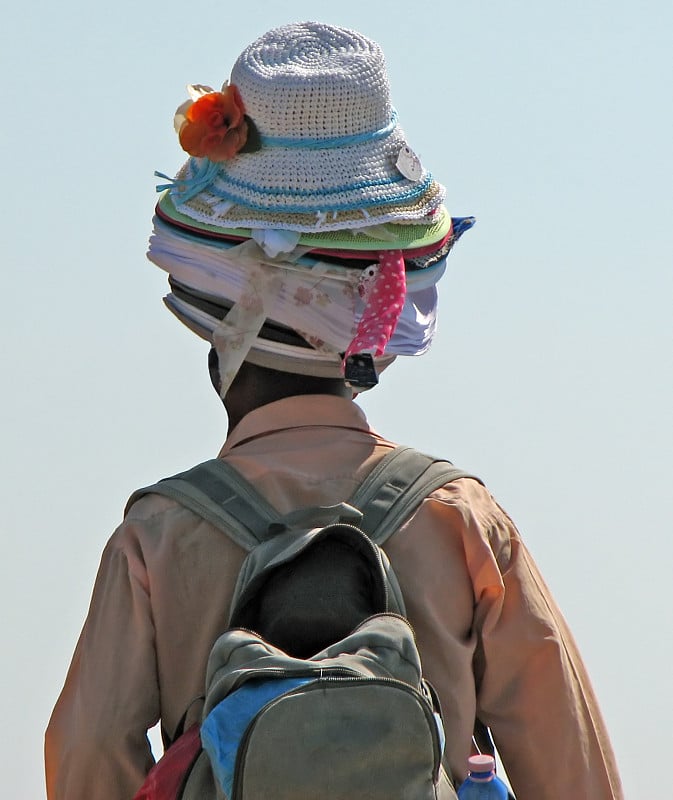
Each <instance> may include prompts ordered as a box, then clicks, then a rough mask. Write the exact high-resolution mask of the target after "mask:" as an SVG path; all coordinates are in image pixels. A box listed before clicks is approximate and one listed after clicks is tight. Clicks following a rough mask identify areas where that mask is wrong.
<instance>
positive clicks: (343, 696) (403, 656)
mask: <svg viewBox="0 0 673 800" xmlns="http://www.w3.org/2000/svg"><path fill="white" fill-rule="evenodd" d="M461 477H472V476H468V475H467V473H465V472H462V471H461V470H458V469H456V468H455V467H453V466H452V465H451V464H449V462H446V461H438V460H435V459H432V458H430V457H428V456H425V455H423V454H421V453H418V452H417V451H415V450H412V449H410V448H403V447H400V448H397V449H395V450H393V451H392V452H391V453H390V454H388V455H387V456H386V457H384V459H382V461H381V462H379V464H378V465H377V466H376V467H375V468H374V469H373V471H372V472H371V473H370V474H369V475H368V476H367V478H366V479H365V480H364V482H363V483H362V484H361V485H360V486H359V487H358V489H357V491H356V492H355V494H354V495H353V496H352V497H351V498H350V499H349V500H348V502H344V503H340V504H338V505H336V506H330V507H321V508H308V509H299V510H298V511H295V512H292V513H291V514H288V515H285V516H280V515H279V514H278V513H277V512H276V511H275V509H273V508H272V507H271V506H270V505H269V503H268V502H267V501H266V500H265V499H264V498H263V497H262V496H261V495H260V494H259V493H258V492H257V491H256V490H255V489H254V487H253V486H252V485H251V484H249V483H248V482H247V481H245V480H244V479H243V478H242V477H241V476H240V475H239V474H238V473H237V472H236V471H235V470H234V469H232V468H231V467H230V466H229V465H228V464H226V463H225V462H223V461H221V460H218V459H215V460H212V461H208V462H205V463H204V464H200V465H199V466H197V467H195V468H193V469H192V470H189V471H188V472H185V473H181V474H179V475H176V476H174V477H172V478H168V479H165V480H163V481H160V482H159V483H158V484H155V485H154V486H150V487H147V488H145V489H141V490H139V491H138V492H136V493H135V494H134V495H133V496H132V497H131V499H130V501H129V505H130V504H131V503H132V502H134V501H135V500H137V499H138V497H140V496H141V495H143V494H147V493H150V492H155V493H160V494H163V495H166V496H169V497H171V498H173V499H175V500H177V501H179V502H180V503H181V504H182V505H184V506H186V507H188V508H190V509H191V510H193V511H194V512H195V513H197V514H199V515H200V516H201V517H203V518H205V519H206V520H208V521H209V522H211V523H212V524H213V525H215V526H216V527H217V528H219V529H220V530H221V531H222V532H224V533H225V534H226V535H227V536H229V537H231V538H232V539H233V540H234V541H235V542H236V543H238V544H239V545H240V546H241V547H243V548H244V549H245V550H246V551H247V552H248V555H247V557H246V559H245V561H244V562H243V566H242V568H241V571H240V573H239V576H238V581H237V584H236V587H235V590H234V596H233V600H232V606H231V613H230V619H229V624H230V627H229V629H228V630H227V631H225V632H224V633H223V634H222V635H221V636H220V637H219V638H218V639H217V641H216V642H215V644H214V645H213V648H212V651H211V653H210V657H209V660H208V668H207V676H206V686H205V698H204V708H203V713H202V719H201V725H200V731H199V734H200V735H199V737H198V740H197V738H195V733H194V731H192V739H191V741H192V745H190V746H191V747H194V748H195V750H194V757H193V758H192V759H191V760H190V763H189V766H188V768H187V769H186V770H185V774H184V776H182V777H181V779H180V782H179V787H178V788H177V791H176V793H175V794H173V795H171V798H172V797H175V798H183V800H204V799H205V798H218V800H223V799H224V798H226V800H267V799H268V800H271V798H273V800H346V798H348V799H349V800H350V798H367V800H379V798H380V800H395V799H396V798H398V799H399V800H455V798H456V794H455V790H454V787H453V784H452V782H451V780H450V778H449V776H448V775H447V772H446V771H445V769H444V768H443V766H442V752H443V746H444V740H443V736H444V733H443V727H442V721H441V712H440V708H439V703H438V700H437V697H436V695H435V693H434V691H433V690H432V688H431V687H430V685H429V684H428V683H427V681H425V680H424V678H423V676H422V671H421V663H420V657H419V654H418V651H417V649H416V644H415V640H414V633H413V630H412V629H411V627H410V625H409V623H408V621H407V620H406V618H405V607H404V600H403V598H402V594H401V591H400V588H399V585H398V582H397V579H396V577H395V574H394V572H393V570H392V567H391V565H390V563H389V561H388V558H387V557H386V555H385V553H384V552H383V550H382V549H381V545H382V544H383V543H384V542H385V541H386V539H387V538H388V537H389V536H390V535H391V534H392V533H394V532H395V531H396V530H398V529H399V527H400V526H401V525H402V523H404V522H405V521H406V520H407V519H408V518H409V516H410V515H411V514H412V513H413V512H414V510H415V509H416V508H417V507H418V505H419V504H420V503H421V502H422V500H423V499H424V498H425V497H427V495H428V494H429V493H430V492H432V491H433V490H435V489H437V488H439V487H440V486H443V485H444V484H446V483H447V482H449V481H452V480H456V479H457V478H461ZM179 741H180V740H179V739H178V742H179ZM195 743H196V744H195ZM171 750H172V748H168V750H167V752H166V754H165V755H164V757H163V758H162V759H161V760H160V761H159V762H158V763H157V765H156V766H155V768H154V770H153V772H154V771H155V770H156V771H160V770H161V769H162V768H163V769H166V767H165V766H164V767H162V762H165V761H166V760H168V759H169V758H170V755H171ZM178 751H179V747H177V748H176V753H177V752H178ZM183 751H184V745H183ZM183 759H184V755H183ZM180 769H182V767H180ZM151 777H152V773H150V776H148V785H149V778H151ZM154 784H156V785H157V786H158V785H160V784H161V775H160V776H159V779H158V780H157V776H156V775H154ZM154 784H153V785H154ZM137 797H142V798H148V799H149V798H155V797H156V798H159V797H161V798H167V797H168V795H167V794H162V793H161V792H156V793H152V791H150V790H148V789H147V788H146V787H145V791H144V793H143V792H142V791H141V793H139V794H138V795H137Z"/></svg>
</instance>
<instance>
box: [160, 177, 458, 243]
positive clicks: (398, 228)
mask: <svg viewBox="0 0 673 800" xmlns="http://www.w3.org/2000/svg"><path fill="white" fill-rule="evenodd" d="M184 211H185V208H184V204H181V205H180V210H178V208H177V207H176V205H175V203H174V202H173V199H172V197H171V193H170V191H166V192H164V193H163V194H162V196H161V198H160V199H159V202H158V204H157V213H158V215H159V216H160V217H162V218H163V219H165V220H167V221H168V222H172V223H174V224H175V225H177V226H178V227H181V228H184V229H185V230H191V231H195V232H197V233H202V234H205V235H211V236H213V237H215V238H217V237H220V236H231V237H236V236H238V237H241V238H246V239H247V238H250V237H251V235H252V226H246V225H244V224H230V225H225V224H221V223H220V221H219V220H217V221H213V220H211V221H204V220H200V219H194V218H193V217H192V216H188V215H187V214H185V213H184ZM375 224H376V220H375V219H372V220H371V225H375ZM381 230H382V235H381V237H380V238H377V236H376V235H373V234H372V232H368V233H367V234H366V235H364V234H363V233H361V232H360V233H358V231H357V229H355V230H351V229H345V228H342V229H339V230H327V231H311V232H304V233H302V235H301V237H300V239H299V244H300V245H303V246H305V247H311V248H330V249H335V250H352V251H362V252H366V251H378V250H415V249H419V248H424V247H430V246H432V245H435V244H437V243H439V242H442V241H443V240H445V239H446V237H447V236H448V235H449V234H450V232H451V216H450V214H449V213H448V211H447V210H446V209H445V208H444V206H439V208H438V209H437V213H436V214H435V215H434V217H433V220H432V222H427V223H422V224H408V225H400V224H396V223H382V225H381Z"/></svg>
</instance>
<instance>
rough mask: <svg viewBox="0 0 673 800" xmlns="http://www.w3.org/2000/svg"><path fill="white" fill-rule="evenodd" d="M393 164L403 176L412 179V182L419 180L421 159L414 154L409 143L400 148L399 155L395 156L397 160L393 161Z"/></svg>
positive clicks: (421, 167)
mask: <svg viewBox="0 0 673 800" xmlns="http://www.w3.org/2000/svg"><path fill="white" fill-rule="evenodd" d="M395 166H396V167H397V169H398V170H399V171H400V172H401V173H402V175H404V177H405V178H408V179H409V180H410V181H414V183H417V182H418V181H420V179H421V176H422V175H423V166H422V165H421V159H420V158H419V157H418V156H417V155H416V153H414V151H413V150H412V149H411V148H410V147H409V145H406V144H405V145H404V147H403V148H402V149H401V150H400V152H399V155H398V156H397V161H396V162H395Z"/></svg>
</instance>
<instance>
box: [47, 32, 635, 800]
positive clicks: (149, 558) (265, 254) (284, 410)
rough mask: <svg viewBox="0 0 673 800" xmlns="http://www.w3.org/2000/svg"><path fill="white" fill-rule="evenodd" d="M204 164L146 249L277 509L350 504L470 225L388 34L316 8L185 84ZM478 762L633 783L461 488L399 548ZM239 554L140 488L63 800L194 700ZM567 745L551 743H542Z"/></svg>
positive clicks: (105, 593)
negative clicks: (214, 73) (404, 365)
mask: <svg viewBox="0 0 673 800" xmlns="http://www.w3.org/2000/svg"><path fill="white" fill-rule="evenodd" d="M189 93H190V97H189V99H188V100H187V101H186V102H185V103H184V104H183V105H182V106H180V108H179V109H178V111H177V113H176V115H175V126H176V131H177V133H178V136H179V141H180V144H181V146H182V148H183V149H184V150H185V151H186V152H187V153H188V154H189V156H190V157H189V159H188V161H187V162H186V163H185V165H184V166H183V167H182V168H181V169H180V171H179V172H178V174H177V175H176V176H175V177H174V178H166V176H163V175H162V176H161V177H162V178H163V179H165V180H166V183H165V184H163V185H162V186H161V187H159V188H160V190H161V191H162V194H161V197H160V200H159V202H158V204H157V207H156V214H155V218H154V230H153V233H152V236H151V239H150V248H149V253H148V257H149V259H150V260H151V261H152V262H153V263H154V264H156V265H157V266H158V267H160V268H161V269H163V270H165V272H166V273H167V274H168V280H169V287H170V291H169V293H168V294H167V296H166V297H165V299H164V302H165V303H166V305H167V307H168V308H169V310H170V311H171V312H172V313H173V314H174V315H175V316H176V317H177V318H178V319H179V320H180V321H181V322H183V323H184V324H185V325H186V326H187V327H188V328H189V329H190V330H192V331H193V332H194V333H196V334H197V335H198V336H200V337H202V338H203V339H205V340H206V341H208V342H209V343H210V345H211V349H210V353H209V359H208V361H209V370H210V375H211V380H212V382H213V385H214V386H215V388H216V390H217V392H218V393H219V395H220V397H221V398H222V401H223V403H224V406H225V408H226V411H227V415H228V421H229V430H228V436H227V439H226V441H225V443H224V446H223V447H222V449H221V451H220V453H219V458H221V459H224V460H225V461H226V462H228V463H229V464H230V465H231V466H232V467H234V468H235V469H236V470H237V471H238V472H239V473H241V474H242V475H243V476H244V477H245V478H247V479H248V480H250V481H251V482H253V483H254V485H255V487H256V488H257V489H258V490H259V491H260V492H261V494H262V495H263V496H265V497H266V499H267V500H268V501H269V502H270V503H271V504H272V505H273V506H274V507H275V508H276V509H277V510H278V511H279V512H280V513H283V514H284V513H288V512H291V511H293V510H294V509H297V508H301V507H305V506H325V505H332V504H335V503H338V502H340V501H342V500H343V499H344V498H347V497H350V496H351V495H352V494H353V491H354V490H355V488H356V487H357V485H358V484H359V483H360V482H361V481H362V480H363V478H364V477H365V476H366V475H367V474H368V473H369V472H370V471H371V470H372V468H373V467H374V466H375V465H376V464H377V463H378V462H379V461H380V460H381V459H382V458H383V457H384V456H385V454H386V453H388V452H390V450H391V449H392V448H393V447H394V446H395V445H394V444H393V443H391V442H389V441H386V440H385V439H384V438H382V437H381V436H380V435H378V434H377V433H376V431H375V430H374V429H373V428H372V427H370V425H369V423H368V421H367V420H366V418H365V416H364V414H363V412H362V410H361V409H360V408H359V407H358V406H357V405H356V404H355V403H354V402H353V398H354V396H355V395H356V394H358V393H360V392H363V391H367V390H370V389H371V388H373V387H374V386H376V384H377V383H378V379H379V375H380V373H381V371H382V370H384V369H385V368H387V367H388V366H389V365H390V364H392V362H393V361H394V360H395V358H396V357H397V356H416V355H421V354H423V353H424V352H425V351H426V350H427V349H428V347H429V346H430V344H431V342H432V339H433V336H434V333H435V325H436V317H437V289H436V286H437V281H438V280H439V279H440V278H441V276H442V274H443V272H444V269H445V265H446V260H447V256H448V255H449V252H450V250H451V248H452V246H453V245H454V244H455V242H456V241H457V239H458V238H459V237H460V236H461V235H462V234H463V233H464V232H465V231H466V230H468V229H469V228H470V227H471V226H472V224H473V222H474V220H473V219H472V218H471V217H466V218H456V217H452V216H451V215H450V214H449V212H448V211H447V209H446V208H445V206H444V200H445V190H444V187H443V186H442V185H441V184H440V183H438V182H437V181H436V180H435V178H434V177H433V176H432V174H431V173H430V172H428V171H427V170H426V169H425V167H424V166H423V165H422V164H421V162H420V160H419V159H418V157H417V156H416V155H415V153H414V151H413V149H412V148H411V147H410V145H409V143H408V142H407V140H406V138H405V135H404V132H403V130H402V128H401V127H400V123H399V121H398V119H397V114H396V112H395V110H394V108H393V106H392V104H391V99H390V92H389V85H388V78H387V74H386V68H385V62H384V57H383V54H382V51H381V49H380V47H379V46H378V45H377V44H376V43H375V42H373V41H371V40H370V39H368V38H367V37H365V36H363V35H362V34H359V33H357V32H354V31H351V30H347V29H343V28H339V27H335V26H331V25H326V24H321V23H315V22H309V23H303V24H294V25H287V26H284V27H281V28H278V29H275V30H271V31H269V32H267V33H266V34H264V35H263V36H262V37H261V38H259V39H258V40H257V41H255V42H253V43H252V44H251V45H250V46H249V47H247V48H246V49H245V50H244V52H243V53H242V54H241V55H240V56H239V58H238V59H237V60H236V62H235V64H234V66H233V69H232V71H231V75H230V78H229V81H228V82H227V83H225V84H224V86H222V88H221V89H220V90H218V91H216V90H213V89H211V88H210V87H206V86H201V85H194V86H190V87H189ZM386 552H387V554H388V556H389V558H390V560H391V562H392V564H393V567H394V569H395V572H396V574H397V576H398V579H399V581H400V585H401V588H402V593H403V596H404V598H405V602H406V605H407V612H408V617H409V620H410V622H411V624H412V626H413V628H414V630H415V632H416V637H417V642H418V648H419V651H420V653H421V657H422V661H423V669H424V673H425V674H426V676H427V678H428V679H429V680H430V682H431V683H432V684H433V686H434V687H435V688H436V690H437V692H438V695H439V698H440V701H441V706H442V709H443V713H444V724H445V728H446V751H445V753H446V756H445V757H446V761H447V765H448V767H449V768H450V770H451V772H452V773H453V775H454V776H455V777H456V779H457V780H461V779H462V778H463V777H464V776H465V774H466V764H467V757H468V755H469V754H470V752H471V748H472V746H473V745H472V733H473V728H474V724H475V719H476V718H478V719H479V720H481V722H482V723H484V724H485V725H486V726H488V728H489V729H490V730H491V731H492V734H493V737H494V739H495V742H496V744H497V747H498V750H499V753H500V756H501V758H502V761H503V764H504V766H505V769H506V771H507V774H508V777H509V779H510V782H511V784H512V787H513V789H514V792H515V794H516V796H517V798H518V800H560V799H561V798H566V797H568V798H569V797H574V798H583V799H586V800H608V798H621V797H622V792H621V787H620V781H619V776H618V772H617V768H616V765H615V761H614V756H613V754H612V751H611V747H610V743H609V739H608V735H607V732H606V730H605V725H604V723H603V720H602V717H601V714H600V711H599V708H598V706H597V702H596V699H595V696H594V693H593V691H592V688H591V685H590V681H589V678H588V676H587V672H586V669H585V666H584V664H583V663H582V660H581V657H580V655H579V653H578V651H577V647H576V645H575V643H574V641H573V639H572V636H571V634H570V632H569V631H568V628H567V626H566V623H565V621H564V619H563V617H562V615H561V613H560V612H559V610H558V608H557V606H556V604H555V603H554V600H553V598H552V597H551V595H550V593H549V590H548V589H547V587H546V586H545V583H544V581H543V579H542V577H541V576H540V574H539V571H538V569H537V567H536V565H535V564H534V562H533V560H532V558H531V556H530V554H529V553H528V551H527V550H526V547H525V545H524V543H523V542H522V540H521V537H520V535H519V533H518V531H517V529H516V527H515V526H514V524H513V523H512V521H511V520H510V518H509V517H508V516H507V514H506V513H505V512H504V511H503V510H502V509H501V508H500V506H499V505H498V504H497V503H496V501H495V500H494V499H493V497H492V496H491V495H490V493H489V492H488V490H487V489H486V488H485V487H484V486H483V485H481V484H480V483H478V482H477V481H475V480H471V479H469V478H462V479H459V480H457V481H454V482H452V483H450V484H447V485H446V486H445V487H443V488H441V489H439V490H437V491H434V492H433V493H432V494H431V495H430V496H428V497H427V498H426V499H425V500H424V501H423V502H422V503H421V505H420V506H419V508H418V510H417V511H416V513H415V514H414V515H413V517H412V518H411V519H410V520H409V522H408V523H406V524H405V525H404V526H403V527H402V528H401V529H400V530H399V531H398V532H397V533H395V534H394V535H393V536H392V537H391V538H390V539H389V541H388V543H387V544H386ZM244 555H245V554H244V552H243V551H242V550H240V549H239V548H238V547H237V546H236V545H235V544H234V543H233V542H232V541H231V540H230V539H229V538H228V537H226V536H223V535H222V534H221V533H219V532H218V531H217V530H216V529H215V528H214V527H213V526H212V525H211V524H210V523H209V522H207V521H205V520H203V519H201V518H199V517H197V516H196V515H195V514H194V513H192V512H191V511H189V510H187V509H185V508H183V507H182V506H180V505H178V504H177V503H176V502H175V501H173V500H170V499H168V498H165V497H160V496H158V495H147V496H145V497H143V498H142V499H141V500H139V501H138V502H137V503H135V504H134V505H133V506H132V507H131V509H130V511H129V513H128V514H127V516H126V518H125V520H124V521H123V523H122V524H121V525H120V527H119V528H118V529H117V530H116V531H115V533H114V534H113V536H112V537H111V539H110V540H109V542H108V544H107V546H106V548H105V551H104V553H103V556H102V561H101V565H100V569H99V572H98V576H97V579H96V583H95V587H94V591H93V597H92V601H91V606H90V609H89V614H88V617H87V619H86V622H85V625H84V628H83V631H82V634H81V637H80V639H79V642H78V644H77V649H76V652H75V655H74V657H73V661H72V664H71V667H70V670H69V672H68V675H67V678H66V682H65V686H64V688H63V691H62V693H61V695H60V697H59V699H58V701H57V704H56V707H55V709H54V712H53V714H52V717H51V720H50V723H49V727H48V729H47V734H46V773H47V796H48V798H49V800H74V799H75V798H87V800H96V799H97V798H101V800H103V799H104V800H129V798H131V797H133V795H134V793H135V792H136V791H137V790H138V788H139V786H140V785H141V784H142V783H143V780H144V779H145V776H146V774H147V772H148V771H149V769H150V768H151V766H152V764H153V757H152V753H151V749H150V745H149V743H148V739H147V731H148V730H149V729H150V728H152V727H153V726H154V725H155V724H156V723H157V722H159V721H161V724H162V727H163V728H165V729H166V730H169V731H170V730H174V729H175V727H176V725H177V724H178V721H179V719H180V717H181V715H182V714H183V712H184V710H185V709H186V708H187V707H188V705H189V703H190V702H191V701H192V699H193V698H194V697H197V696H199V694H201V692H202V690H203V685H204V680H205V671H206V661H207V658H208V654H209V651H210V648H211V646H212V644H213V642H214V641H215V639H216V638H217V637H218V635H219V634H220V633H221V632H222V630H223V629H224V628H225V626H226V620H227V613H228V609H229V605H230V602H231V597H232V593H233V589H234V583H235V581H236V577H237V574H238V570H239V567H240V565H241V563H242V560H243V557H244ZM546 754H552V755H553V757H552V758H548V757H545V756H546Z"/></svg>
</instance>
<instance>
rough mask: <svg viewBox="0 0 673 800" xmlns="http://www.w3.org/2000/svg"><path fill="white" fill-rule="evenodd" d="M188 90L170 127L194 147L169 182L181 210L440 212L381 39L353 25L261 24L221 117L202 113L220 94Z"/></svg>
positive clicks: (293, 214) (388, 216)
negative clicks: (402, 119) (397, 100)
mask: <svg viewBox="0 0 673 800" xmlns="http://www.w3.org/2000/svg"><path fill="white" fill-rule="evenodd" d="M191 91H192V101H188V102H187V103H186V104H184V105H183V106H182V107H181V108H180V109H179V110H178V115H177V118H176V123H177V124H176V127H177V128H178V131H179V133H180V140H181V142H182V143H183V147H184V146H185V143H187V144H188V146H189V147H191V149H188V152H191V153H192V157H191V158H190V159H189V161H188V162H187V163H186V164H185V165H184V166H183V167H182V169H181V170H180V171H179V173H178V175H177V176H176V177H175V178H174V179H172V180H171V183H170V186H169V187H168V188H169V193H170V199H171V201H172V204H173V205H174V206H175V207H176V209H177V210H179V212H180V214H181V215H183V216H184V217H187V218H189V219H192V220H194V221H195V222H197V223H199V224H201V225H207V226H209V227H211V228H214V229H215V230H217V229H218V228H225V229H231V228H252V229H281V230H287V231H301V232H320V231H334V230H344V229H349V230H357V229H358V228H363V227H367V226H372V225H374V224H382V223H397V224H413V225H416V226H418V225H425V224H427V225H430V226H432V225H433V223H435V222H436V219H437V215H438V214H441V206H442V202H443V199H444V194H445V191H444V188H443V187H442V186H441V185H440V184H439V183H437V181H435V180H434V178H433V177H432V175H431V174H430V173H429V172H428V171H427V170H426V169H425V168H424V167H423V166H422V165H421V164H420V161H419V160H418V158H417V157H416V156H415V154H414V153H413V150H412V149H411V148H410V147H409V144H408V143H407V140H406V138H405V135H404V133H403V131H402V129H401V127H400V125H399V123H398V120H397V114H396V112H395V110H394V108H393V106H392V103H391V99H390V90H389V84H388V78H387V74H386V66H385V60H384V56H383V53H382V51H381V48H380V47H379V45H378V44H376V43H375V42H373V41H371V40H370V39H368V38H367V37H365V36H363V35H362V34H360V33H357V32H355V31H351V30H347V29H344V28H339V27H335V26H332V25H326V24H323V23H318V22H305V23H299V24H292V25H286V26H283V27H280V28H277V29H274V30H271V31H269V32H268V33H265V34H264V35H263V36H261V37H260V38H259V39H257V41H255V42H253V43H252V44H251V45H250V46H249V47H247V48H246V49H245V50H244V51H243V53H242V54H241V55H240V56H239V58H238V59H237V60H236V62H235V64H234V66H233V69H232V71H231V77H230V81H229V82H228V84H225V86H224V87H223V89H222V93H221V94H222V96H223V98H224V99H223V103H224V106H222V108H224V113H223V114H220V116H219V117H218V116H217V115H215V116H213V115H211V116H210V117H208V118H206V117H207V114H204V113H203V112H204V111H206V112H208V109H207V108H205V106H206V104H207V103H212V102H215V101H216V99H217V98H216V96H215V95H216V94H217V95H218V96H219V93H214V92H213V91H212V90H210V89H209V88H208V87H201V86H196V87H192V89H191ZM205 95H211V96H210V97H209V99H208V100H203V101H202V102H201V106H203V107H202V108H201V107H199V103H200V101H201V100H202V98H203V97H204V96H205ZM228 103H229V104H231V105H230V106H229V105H227V104H228ZM229 111H232V113H229ZM197 112H198V113H197ZM199 113H200V115H201V119H200V121H199V120H198V119H197V118H198V117H199ZM208 113H210V112H208ZM204 120H205V122H204ZM223 120H224V121H223ZM210 122H213V125H210ZM197 123H198V124H197ZM198 125H201V126H202V127H200V128H199V127H198ZM209 125H210V127H208V126H209ZM203 126H205V127H203ZM193 134H198V136H196V135H193ZM201 134H202V135H201ZM199 136H201V138H200V139H199ZM208 137H210V138H209V139H208ZM223 141H224V148H223V147H222V142H223ZM194 142H196V144H194ZM218 148H219V149H218ZM186 149H187V148H186ZM213 153H216V155H213ZM160 188H162V187H160ZM163 188H167V187H163ZM394 227H397V225H395V226H394ZM389 246H390V245H389Z"/></svg>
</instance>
